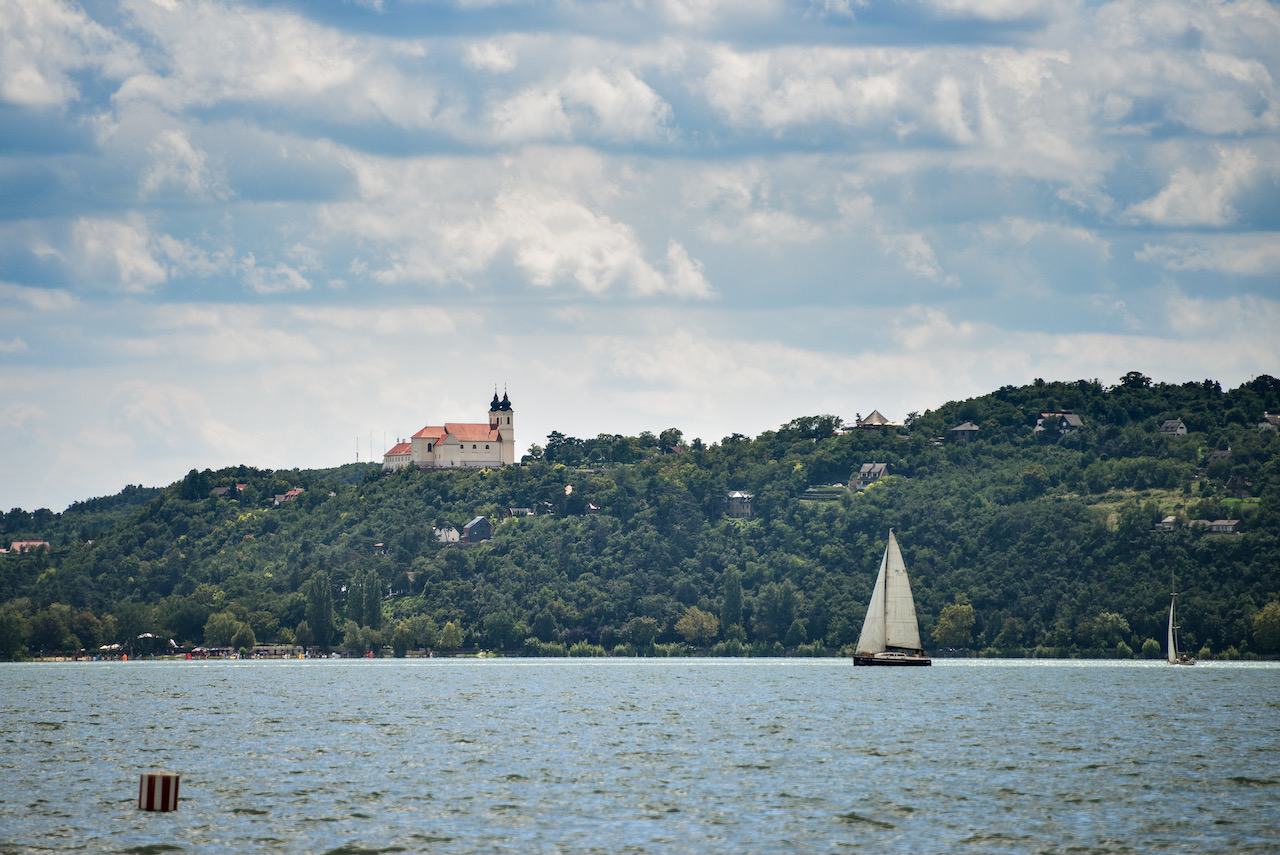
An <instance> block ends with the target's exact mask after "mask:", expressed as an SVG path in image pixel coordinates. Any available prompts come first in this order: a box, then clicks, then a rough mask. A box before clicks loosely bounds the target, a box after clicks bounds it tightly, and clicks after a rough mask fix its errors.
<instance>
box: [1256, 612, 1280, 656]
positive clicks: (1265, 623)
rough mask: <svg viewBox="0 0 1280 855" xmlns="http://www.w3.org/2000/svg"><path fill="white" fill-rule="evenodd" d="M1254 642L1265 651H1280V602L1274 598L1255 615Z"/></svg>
mask: <svg viewBox="0 0 1280 855" xmlns="http://www.w3.org/2000/svg"><path fill="white" fill-rule="evenodd" d="M1253 642H1254V644H1256V645H1257V646H1258V650H1259V651H1261V652H1263V653H1275V652H1276V651H1280V603H1277V602H1276V601H1274V600H1272V601H1271V602H1269V603H1267V604H1266V605H1265V606H1263V607H1262V611H1260V612H1258V613H1257V614H1256V615H1254V618H1253Z"/></svg>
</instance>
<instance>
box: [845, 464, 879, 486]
mask: <svg viewBox="0 0 1280 855" xmlns="http://www.w3.org/2000/svg"><path fill="white" fill-rule="evenodd" d="M888 474H889V464H888V463H864V464H862V468H861V469H859V470H858V474H857V475H854V476H853V477H852V478H850V479H849V488H850V489H854V490H865V489H867V488H868V487H870V486H871V484H872V482H874V481H878V480H880V479H881V478H883V477H884V476H886V475H888Z"/></svg>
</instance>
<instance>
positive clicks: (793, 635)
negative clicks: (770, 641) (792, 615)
mask: <svg viewBox="0 0 1280 855" xmlns="http://www.w3.org/2000/svg"><path fill="white" fill-rule="evenodd" d="M808 640H809V627H808V626H807V625H806V623H805V620H804V618H796V619H795V620H793V621H792V622H791V626H790V627H788V628H787V636H786V638H784V639H783V640H782V643H783V644H784V645H785V646H787V647H799V646H800V645H802V644H804V643H805V642H806V641H808Z"/></svg>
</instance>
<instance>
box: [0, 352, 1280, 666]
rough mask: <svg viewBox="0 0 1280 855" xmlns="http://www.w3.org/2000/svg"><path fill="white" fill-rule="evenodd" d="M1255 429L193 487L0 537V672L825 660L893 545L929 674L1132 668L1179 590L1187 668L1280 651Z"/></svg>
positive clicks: (963, 436)
mask: <svg viewBox="0 0 1280 855" xmlns="http://www.w3.org/2000/svg"><path fill="white" fill-rule="evenodd" d="M1276 413H1280V380H1276V379H1275V378H1273V377H1271V376H1268V375H1262V376H1259V377H1257V378H1255V379H1253V380H1251V381H1250V382H1248V383H1245V384H1242V385H1241V386H1239V387H1237V388H1234V389H1229V390H1224V389H1222V388H1221V386H1220V384H1218V383H1217V382H1215V381H1212V380H1205V381H1200V382H1192V383H1182V384H1169V383H1161V382H1155V381H1153V380H1152V379H1151V378H1148V377H1145V376H1144V375H1141V374H1138V373H1137V372H1131V373H1130V374H1127V375H1125V376H1124V377H1122V378H1120V379H1119V382H1117V383H1115V384H1114V385H1106V384H1103V383H1101V382H1099V381H1097V380H1079V381H1043V380H1036V381H1035V382H1034V383H1031V384H1027V385H1025V386H1016V387H1015V386H1006V387H1003V388H1001V389H999V390H996V391H994V392H991V393H990V394H987V395H983V396H980V397H976V398H972V399H969V400H965V401H953V402H948V403H946V404H944V405H942V406H940V407H938V408H937V409H936V410H929V411H926V412H923V413H911V414H909V415H908V417H907V418H906V419H905V420H904V422H903V424H900V425H898V424H890V423H881V422H879V421H877V422H875V423H865V422H868V420H862V419H858V420H851V421H850V422H849V423H846V420H845V419H844V418H841V417H837V416H834V415H816V416H805V417H800V418H796V419H794V420H792V421H791V422H788V423H787V424H784V425H782V426H780V427H779V428H778V429H777V430H773V431H766V432H764V433H762V434H760V435H759V436H756V437H745V436H741V435H737V434H735V435H732V436H726V437H723V438H721V439H719V440H704V439H703V438H694V439H687V438H686V437H684V436H683V434H682V433H681V431H680V430H679V429H677V428H668V429H666V430H663V431H661V432H659V433H657V434H654V433H647V432H646V433H642V434H640V435H639V436H620V435H601V436H597V437H594V438H589V439H580V438H576V437H573V436H571V435H568V434H564V433H560V432H553V433H552V434H551V435H550V436H549V437H548V438H547V441H546V443H545V444H543V445H536V446H533V447H532V448H530V450H529V454H527V455H526V456H525V458H524V460H523V462H522V463H520V464H519V465H514V466H507V467H504V468H501V469H492V470H481V469H467V470H447V471H441V470H423V469H418V468H417V467H406V468H403V469H400V470H398V471H395V472H390V473H384V472H383V470H382V467H380V466H378V465H374V464H350V465H346V466H340V467H336V468H333V469H326V470H276V471H269V470H261V469H254V468H250V467H243V466H242V467H232V468H228V469H223V470H220V471H217V472H214V471H209V470H205V471H197V470H192V471H191V472H190V473H189V474H188V475H187V476H186V477H185V478H183V479H182V480H180V481H178V482H176V483H174V484H172V485H169V486H168V487H164V488H148V487H141V486H129V487H126V488H125V489H123V490H122V491H121V492H119V493H118V494H116V495H113V496H107V497H101V498H96V499H91V500H89V501H85V502H79V503H76V504H74V505H72V506H70V507H69V508H67V509H66V510H64V511H62V512H61V513H54V512H51V511H49V510H37V511H25V510H22V509H14V510H12V511H10V512H9V513H7V514H4V515H3V517H2V518H0V544H3V545H4V546H6V547H8V549H7V551H6V553H5V554H3V555H0V658H11V659H15V658H16V659H21V658H34V657H40V656H47V657H52V656H80V655H86V656H92V655H94V654H95V653H96V652H99V651H103V650H104V647H105V649H106V650H108V651H110V650H112V649H113V648H112V647H111V645H120V647H119V648H114V650H117V651H124V650H130V649H132V650H134V652H135V655H137V654H138V652H139V651H141V652H142V653H143V654H144V655H145V654H155V653H157V652H159V653H164V652H165V651H166V650H167V649H170V648H169V642H170V640H172V647H173V648H176V649H180V650H189V649H192V648H196V647H216V648H226V649H231V650H240V649H244V650H245V651H246V652H249V651H252V650H253V648H254V646H255V645H261V644H275V645H298V646H300V647H310V648H313V649H314V650H316V651H319V652H329V651H339V652H342V653H344V654H346V655H364V654H366V653H373V654H375V655H380V654H386V653H389V654H391V655H408V654H409V653H410V652H411V651H416V650H428V649H429V650H434V651H440V652H454V651H460V650H489V651H496V652H504V653H507V654H512V655H514V654H528V655H544V656H545V655H582V656H587V655H612V654H618V655H622V654H625V655H636V654H646V655H685V654H692V653H696V654H700V655H706V654H712V655H756V656H773V655H837V654H840V653H842V652H844V653H848V652H849V651H850V648H851V646H852V645H853V643H854V642H855V641H856V640H857V637H858V632H859V629H860V627H861V622H862V617H863V614H864V612H865V609H866V604H867V599H868V597H869V596H870V591H871V586H872V583H873V582H874V578H875V570H876V566H877V562H878V561H879V557H880V553H881V552H882V551H883V549H884V544H885V540H886V538H887V534H888V531H889V529H891V528H892V529H893V530H894V531H895V534H896V536H897V538H898V541H899V543H900V544H901V546H902V550H903V554H904V555H905V557H906V562H907V567H908V570H909V573H910V578H911V584H912V589H913V593H914V596H915V601H916V608H917V611H918V614H919V618H920V624H921V634H922V637H923V638H924V640H925V644H926V646H929V647H930V648H931V649H932V650H934V651H935V655H987V656H1044V657H1126V658H1127V657H1151V658H1155V657H1158V656H1161V655H1162V646H1161V644H1160V642H1159V641H1158V639H1162V638H1163V637H1164V633H1165V623H1166V621H1167V617H1168V607H1169V599H1170V594H1171V592H1172V590H1173V589H1174V588H1175V587H1176V589H1177V592H1178V612H1179V617H1180V622H1181V631H1180V632H1181V636H1180V637H1181V639H1182V643H1183V646H1184V648H1186V649H1188V650H1190V651H1191V652H1193V653H1198V654H1199V655H1200V657H1201V658H1210V657H1221V658H1256V657H1269V656H1275V655H1276V654H1278V653H1280V453H1278V452H1280V435H1278V434H1277V432H1276V429H1275V426H1276V424H1277V423H1280V419H1277V418H1275V414H1276ZM858 421H863V422H864V424H862V425H861V426H859V425H858V424H857V422H858ZM868 464H871V465H872V467H871V468H870V469H868V468H867V467H868ZM872 476H874V477H872ZM731 497H732V498H731ZM477 520H483V521H484V522H485V525H484V526H479V527H473V530H469V531H466V535H467V536H462V535H461V534H460V533H462V532H464V530H467V527H468V524H469V523H472V522H474V521H477ZM477 530H478V531H480V532H481V533H480V534H478V535H476V536H475V537H474V540H475V542H468V541H469V540H471V539H473V538H472V537H471V536H470V535H473V534H474V533H475V531H477ZM140 639H142V641H140ZM148 639H154V640H156V641H151V642H148V641H147V640H148ZM156 644H159V645H161V647H160V648H157V647H155V645H156ZM148 646H149V647H150V649H149V650H147V649H143V648H147V647H148Z"/></svg>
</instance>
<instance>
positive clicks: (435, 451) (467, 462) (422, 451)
mask: <svg viewBox="0 0 1280 855" xmlns="http://www.w3.org/2000/svg"><path fill="white" fill-rule="evenodd" d="M515 462H516V434H515V412H514V411H513V410H512V409H511V399H510V398H508V397H507V394H506V393H505V392H504V393H503V394H502V400H501V401H499V400H498V393H497V392H494V393H493V402H492V403H491V404H489V420H488V421H487V422H482V423H480V424H464V423H462V422H445V423H444V424H443V425H440V426H438V427H437V426H433V425H427V426H426V427H424V428H423V429H422V430H420V431H418V432H417V433H415V434H414V435H413V436H412V437H411V438H410V439H409V440H407V441H401V442H397V443H396V444H395V445H394V446H392V447H391V448H390V449H389V450H388V451H387V453H386V454H384V455H382V468H383V470H384V471H385V470H391V469H400V468H402V467H405V466H409V465H411V464H412V465H415V466H418V467H420V468H422V469H450V468H458V467H461V468H470V469H500V468H501V467H503V466H510V465H511V464H513V463H515Z"/></svg>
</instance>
